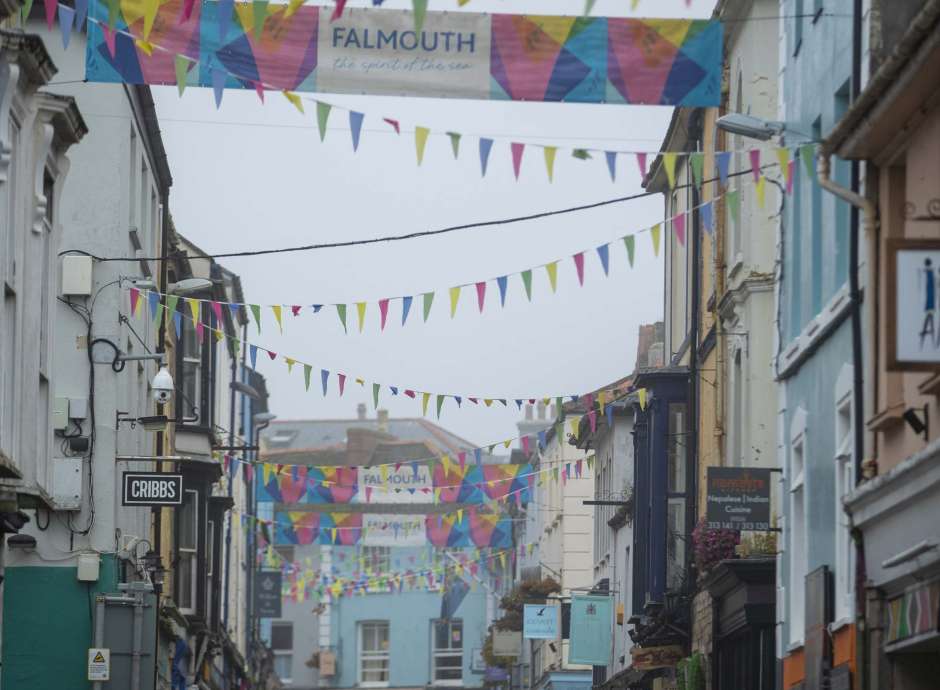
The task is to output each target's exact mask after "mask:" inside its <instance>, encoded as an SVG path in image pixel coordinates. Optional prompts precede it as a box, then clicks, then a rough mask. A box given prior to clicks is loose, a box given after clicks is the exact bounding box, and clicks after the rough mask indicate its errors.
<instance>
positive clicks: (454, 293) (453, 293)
mask: <svg viewBox="0 0 940 690" xmlns="http://www.w3.org/2000/svg"><path fill="white" fill-rule="evenodd" d="M459 299H460V286H459V285H458V286H457V287H452V288H451V289H450V318H454V315H455V314H456V313H457V301H458V300H459Z"/></svg>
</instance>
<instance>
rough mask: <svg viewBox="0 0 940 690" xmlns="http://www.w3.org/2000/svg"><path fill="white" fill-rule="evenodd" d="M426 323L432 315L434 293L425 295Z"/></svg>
mask: <svg viewBox="0 0 940 690" xmlns="http://www.w3.org/2000/svg"><path fill="white" fill-rule="evenodd" d="M423 297H424V321H425V323H427V320H428V316H429V315H430V314H431V305H432V304H433V303H434V293H433V292H425V293H424V295H423Z"/></svg>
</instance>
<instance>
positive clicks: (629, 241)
mask: <svg viewBox="0 0 940 690" xmlns="http://www.w3.org/2000/svg"><path fill="white" fill-rule="evenodd" d="M623 244H624V246H625V247H626V248H627V261H629V262H630V268H633V251H634V245H635V243H634V239H633V235H627V236H626V237H624V238H623Z"/></svg>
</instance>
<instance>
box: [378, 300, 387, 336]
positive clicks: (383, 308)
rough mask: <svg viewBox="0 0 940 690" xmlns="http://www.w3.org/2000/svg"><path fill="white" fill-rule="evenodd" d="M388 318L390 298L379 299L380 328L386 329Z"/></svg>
mask: <svg viewBox="0 0 940 690" xmlns="http://www.w3.org/2000/svg"><path fill="white" fill-rule="evenodd" d="M387 318H388V298H386V299H380V300H379V329H380V330H383V331H384V330H385V320H386V319H387Z"/></svg>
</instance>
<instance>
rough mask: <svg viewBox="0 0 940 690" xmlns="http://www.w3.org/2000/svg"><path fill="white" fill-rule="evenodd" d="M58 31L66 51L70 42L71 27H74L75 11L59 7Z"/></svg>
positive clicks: (62, 6)
mask: <svg viewBox="0 0 940 690" xmlns="http://www.w3.org/2000/svg"><path fill="white" fill-rule="evenodd" d="M58 10H59V31H60V32H61V34H62V46H63V47H64V48H65V49H66V50H68V47H69V41H71V40H72V27H73V26H74V25H75V10H73V9H72V8H71V7H69V6H68V5H59V6H58Z"/></svg>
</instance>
